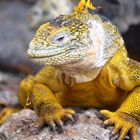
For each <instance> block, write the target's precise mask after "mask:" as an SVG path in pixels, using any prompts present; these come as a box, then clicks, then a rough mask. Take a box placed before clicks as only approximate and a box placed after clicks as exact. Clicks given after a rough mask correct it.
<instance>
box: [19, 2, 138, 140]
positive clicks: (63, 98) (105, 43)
mask: <svg viewBox="0 0 140 140" xmlns="http://www.w3.org/2000/svg"><path fill="white" fill-rule="evenodd" d="M88 8H89V9H88ZM90 8H91V9H93V8H92V6H91V5H90V3H89V1H88V2H87V3H86V5H85V3H84V0H82V1H81V3H80V4H79V7H78V8H77V9H76V10H75V12H74V13H72V14H70V15H64V16H60V17H58V18H56V19H54V20H52V21H50V22H48V23H46V24H44V25H42V26H41V27H40V28H39V29H38V31H37V33H36V35H35V37H34V38H33V40H32V42H31V43H30V47H29V50H28V55H29V57H30V58H31V60H32V61H34V62H37V63H40V64H44V65H49V66H45V67H44V68H43V69H42V70H41V71H40V72H38V73H37V74H36V75H35V76H34V77H32V76H29V77H28V78H26V79H24V80H23V81H22V82H21V85H20V88H19V100H20V102H21V104H22V105H23V106H25V105H26V106H28V107H30V108H34V110H35V111H36V113H37V114H38V116H39V117H40V120H42V122H44V121H45V122H46V123H48V124H50V125H51V126H53V125H54V124H55V123H56V124H57V125H62V119H63V118H64V117H68V118H72V116H73V114H74V111H73V110H70V109H64V107H71V106H81V107H94V108H99V109H108V110H110V111H113V112H110V111H108V110H102V111H101V113H102V114H103V115H105V116H106V117H107V118H108V119H107V120H106V121H105V122H104V124H106V125H114V130H113V132H112V134H116V133H117V132H118V131H119V130H120V136H119V140H122V139H123V138H124V136H125V135H126V134H127V132H128V131H130V134H131V138H132V139H133V140H136V139H137V129H138V126H139V121H140V64H139V63H138V62H136V61H133V60H131V59H129V58H128V57H127V52H126V49H125V47H124V43H123V40H122V38H121V36H120V34H119V32H118V30H117V29H116V27H115V26H114V25H112V24H111V23H110V22H109V21H107V20H105V19H104V18H101V17H100V16H99V15H97V14H96V13H95V12H94V11H93V10H90ZM27 101H28V102H27ZM27 103H30V104H27Z"/></svg>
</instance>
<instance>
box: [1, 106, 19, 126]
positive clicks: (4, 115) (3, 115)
mask: <svg viewBox="0 0 140 140" xmlns="http://www.w3.org/2000/svg"><path fill="white" fill-rule="evenodd" d="M18 111H19V109H15V108H8V107H6V108H4V109H3V110H2V111H1V112H0V125H1V124H2V123H3V122H4V121H5V120H6V119H7V118H8V117H9V116H10V115H11V114H12V113H16V112H18Z"/></svg>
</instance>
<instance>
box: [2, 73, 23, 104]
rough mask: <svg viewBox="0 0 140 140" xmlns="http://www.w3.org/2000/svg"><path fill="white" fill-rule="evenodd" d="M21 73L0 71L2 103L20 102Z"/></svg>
mask: <svg viewBox="0 0 140 140" xmlns="http://www.w3.org/2000/svg"><path fill="white" fill-rule="evenodd" d="M20 80H21V75H16V76H15V75H14V74H11V73H4V72H1V71H0V105H7V106H16V105H17V104H18V98H17V91H18V85H19V81H20Z"/></svg>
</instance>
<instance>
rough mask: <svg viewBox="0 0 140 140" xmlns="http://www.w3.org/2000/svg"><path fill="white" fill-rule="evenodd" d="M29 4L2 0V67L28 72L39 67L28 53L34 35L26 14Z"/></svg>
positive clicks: (0, 13)
mask: <svg viewBox="0 0 140 140" xmlns="http://www.w3.org/2000/svg"><path fill="white" fill-rule="evenodd" d="M28 9H29V6H27V5H26V4H24V3H22V2H20V1H2V2H0V31H1V33H0V45H1V47H0V68H2V69H4V67H5V69H8V70H10V69H14V68H15V69H17V70H19V71H22V70H23V71H25V72H27V73H30V72H32V70H35V69H37V65H34V64H33V63H32V62H31V61H30V60H29V59H28V58H27V55H26V50H27V48H28V44H29V42H30V40H31V39H32V37H33V34H34V33H33V32H31V31H29V27H28V22H27V20H26V14H27V11H28Z"/></svg>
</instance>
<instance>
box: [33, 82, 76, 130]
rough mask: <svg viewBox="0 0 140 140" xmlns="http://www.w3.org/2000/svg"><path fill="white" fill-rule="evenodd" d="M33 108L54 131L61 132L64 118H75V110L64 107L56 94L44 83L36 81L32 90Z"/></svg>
mask: <svg viewBox="0 0 140 140" xmlns="http://www.w3.org/2000/svg"><path fill="white" fill-rule="evenodd" d="M32 103H33V108H34V110H35V111H36V113H37V114H38V116H39V118H40V120H41V124H43V123H44V122H45V123H47V124H48V125H49V126H50V127H51V129H52V130H53V131H56V129H57V128H58V129H57V130H58V132H61V131H62V130H63V129H62V125H63V120H66V119H73V117H74V114H75V112H74V111H73V110H71V109H63V108H62V106H61V105H60V104H59V103H58V102H57V100H56V98H55V95H54V94H53V93H52V91H51V90H50V89H49V88H48V87H47V86H46V85H44V84H40V83H36V84H35V85H34V87H33V91H32Z"/></svg>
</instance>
